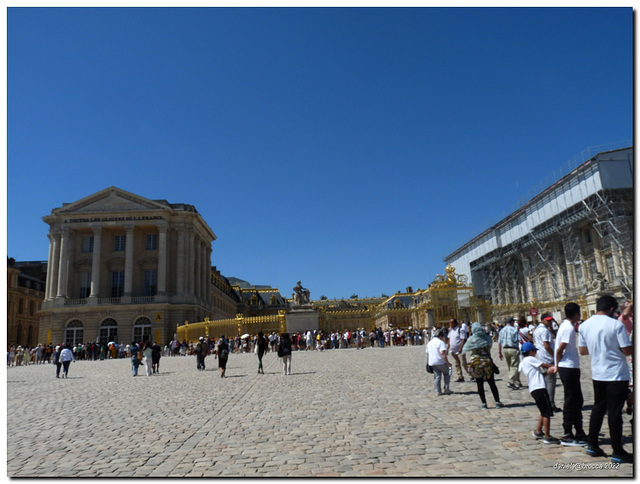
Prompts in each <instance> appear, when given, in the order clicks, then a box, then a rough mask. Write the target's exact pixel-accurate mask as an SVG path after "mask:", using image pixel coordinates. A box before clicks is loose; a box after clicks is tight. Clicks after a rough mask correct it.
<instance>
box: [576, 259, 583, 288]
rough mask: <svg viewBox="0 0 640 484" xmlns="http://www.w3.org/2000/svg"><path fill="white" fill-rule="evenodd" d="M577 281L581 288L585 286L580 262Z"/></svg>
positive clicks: (577, 268) (577, 269) (577, 266)
mask: <svg viewBox="0 0 640 484" xmlns="http://www.w3.org/2000/svg"><path fill="white" fill-rule="evenodd" d="M576 283H577V285H578V287H579V288H581V287H582V286H584V275H583V274H582V266H581V265H580V264H577V265H576Z"/></svg>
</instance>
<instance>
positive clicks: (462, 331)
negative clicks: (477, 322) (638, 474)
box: [460, 323, 469, 339]
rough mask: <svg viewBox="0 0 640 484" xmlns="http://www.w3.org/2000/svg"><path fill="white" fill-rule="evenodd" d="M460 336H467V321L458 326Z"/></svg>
mask: <svg viewBox="0 0 640 484" xmlns="http://www.w3.org/2000/svg"><path fill="white" fill-rule="evenodd" d="M460 337H461V338H462V339H467V338H469V326H467V323H462V325H461V326H460Z"/></svg>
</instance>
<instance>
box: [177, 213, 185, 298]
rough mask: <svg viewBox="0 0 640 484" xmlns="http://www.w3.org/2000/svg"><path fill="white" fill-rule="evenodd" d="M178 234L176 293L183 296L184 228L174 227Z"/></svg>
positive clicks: (181, 226)
mask: <svg viewBox="0 0 640 484" xmlns="http://www.w3.org/2000/svg"><path fill="white" fill-rule="evenodd" d="M176 231H177V233H178V263H177V265H176V292H177V293H178V294H179V295H181V296H184V272H185V267H184V261H185V250H186V247H185V240H184V236H185V234H184V226H183V225H180V226H178V227H176Z"/></svg>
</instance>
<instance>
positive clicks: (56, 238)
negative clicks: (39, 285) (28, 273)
mask: <svg viewBox="0 0 640 484" xmlns="http://www.w3.org/2000/svg"><path fill="white" fill-rule="evenodd" d="M52 236H53V249H52V254H51V257H52V259H51V267H50V268H47V272H49V271H51V289H50V290H49V298H50V299H54V298H55V297H56V295H57V294H58V272H59V271H60V233H59V232H58V231H54V232H53V234H52Z"/></svg>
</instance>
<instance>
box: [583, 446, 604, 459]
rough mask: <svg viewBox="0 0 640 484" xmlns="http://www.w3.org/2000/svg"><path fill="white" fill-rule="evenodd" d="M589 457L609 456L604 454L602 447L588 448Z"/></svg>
mask: <svg viewBox="0 0 640 484" xmlns="http://www.w3.org/2000/svg"><path fill="white" fill-rule="evenodd" d="M587 455H589V456H591V457H606V455H607V454H605V453H604V450H602V449H601V448H600V447H591V446H589V447H587Z"/></svg>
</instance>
